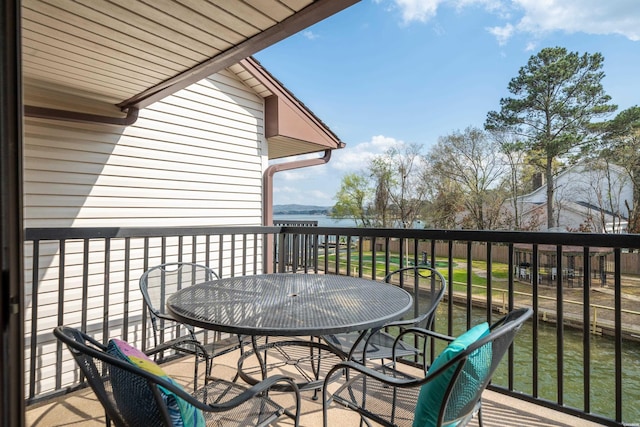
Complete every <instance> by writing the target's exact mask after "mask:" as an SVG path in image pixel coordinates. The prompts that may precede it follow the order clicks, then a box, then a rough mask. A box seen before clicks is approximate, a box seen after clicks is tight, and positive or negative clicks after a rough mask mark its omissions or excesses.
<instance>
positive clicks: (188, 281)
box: [140, 262, 219, 330]
mask: <svg viewBox="0 0 640 427" xmlns="http://www.w3.org/2000/svg"><path fill="white" fill-rule="evenodd" d="M218 278H219V277H218V275H217V274H216V273H215V272H214V271H213V270H212V269H210V268H209V267H207V266H205V265H201V264H194V263H188V262H173V263H166V264H161V265H158V266H155V267H153V268H150V269H149V270H147V271H145V272H144V274H143V275H142V276H141V277H140V291H142V297H143V298H144V302H145V304H146V306H147V308H148V309H149V312H150V315H151V322H152V324H153V328H154V330H159V329H162V327H161V326H160V325H159V322H158V318H160V319H166V320H173V319H172V318H171V316H170V315H169V314H168V313H167V312H166V302H167V298H169V297H170V296H171V295H172V294H173V293H175V292H176V291H178V290H180V289H182V288H186V287H188V286H191V285H194V284H196V283H202V282H208V281H211V280H216V279H218Z"/></svg>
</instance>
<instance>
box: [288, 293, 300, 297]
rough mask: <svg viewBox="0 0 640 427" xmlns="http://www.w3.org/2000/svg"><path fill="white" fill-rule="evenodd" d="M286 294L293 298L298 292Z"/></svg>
mask: <svg viewBox="0 0 640 427" xmlns="http://www.w3.org/2000/svg"><path fill="white" fill-rule="evenodd" d="M288 296H290V297H291V298H293V297H297V296H298V294H296V293H292V294H289V295H288Z"/></svg>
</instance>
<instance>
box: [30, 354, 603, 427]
mask: <svg viewBox="0 0 640 427" xmlns="http://www.w3.org/2000/svg"><path fill="white" fill-rule="evenodd" d="M238 356H239V352H233V353H230V354H228V355H225V356H222V357H220V358H217V359H216V360H215V366H214V373H215V374H216V376H220V377H222V378H229V379H231V378H232V377H233V375H234V373H235V367H236V361H237V359H238ZM162 367H163V369H164V370H165V371H166V372H167V373H168V374H169V375H171V376H172V377H173V378H174V379H176V380H177V381H178V382H180V383H181V384H182V385H184V386H185V388H186V389H187V390H189V389H190V388H191V385H192V382H193V359H192V358H191V357H185V358H182V359H180V360H177V361H174V362H170V363H166V364H163V365H162ZM203 368H204V365H201V369H203ZM239 381H241V380H239ZM272 396H273V397H274V399H276V400H278V399H279V398H281V399H286V400H284V401H283V402H281V404H283V405H285V406H290V405H291V404H292V399H290V398H288V396H286V395H283V394H280V393H275V394H274V395H272ZM312 397H313V392H309V391H307V392H303V393H302V412H301V420H300V425H301V426H308V427H316V426H322V403H321V399H318V400H317V401H314V400H312ZM482 413H483V421H484V425H485V426H486V427H522V426H535V427H544V426H553V427H569V426H580V427H595V426H600V424H596V423H592V422H589V421H585V420H582V419H579V418H575V417H572V416H569V415H566V414H563V413H561V412H557V411H553V410H550V409H547V408H545V407H542V406H537V405H534V404H530V403H527V402H524V401H521V400H519V399H515V398H511V397H508V396H504V395H501V394H498V393H495V392H491V391H486V392H485V394H484V395H483V410H482ZM104 423H105V421H104V411H103V409H102V406H101V405H100V403H99V402H98V401H97V399H96V398H95V395H94V394H93V392H92V391H91V390H90V389H83V390H79V391H76V392H74V393H70V394H68V395H66V396H63V397H60V398H57V399H52V400H50V401H46V402H41V403H38V404H35V405H31V406H29V407H27V413H26V425H27V426H34V427H36V426H37V427H56V426H80V427H92V426H104V425H105V424H104ZM275 425H278V426H291V425H293V422H292V420H290V419H288V418H287V417H284V416H283V417H281V418H280V421H279V422H278V423H277V424H275ZM334 425H340V426H351V425H353V426H358V425H359V418H358V417H357V415H356V414H355V412H353V411H350V410H347V409H344V408H342V407H340V406H338V405H331V406H330V410H329V426H334ZM469 425H470V426H473V427H476V426H477V425H478V422H477V420H475V419H474V420H473V421H472V422H471V424H469Z"/></svg>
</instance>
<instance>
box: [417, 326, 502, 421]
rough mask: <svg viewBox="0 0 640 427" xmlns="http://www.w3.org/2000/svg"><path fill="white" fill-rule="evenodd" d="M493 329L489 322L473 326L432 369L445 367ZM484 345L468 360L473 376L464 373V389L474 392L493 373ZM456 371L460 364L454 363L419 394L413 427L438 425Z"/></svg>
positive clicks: (448, 349) (446, 350) (448, 348)
mask: <svg viewBox="0 0 640 427" xmlns="http://www.w3.org/2000/svg"><path fill="white" fill-rule="evenodd" d="M489 332H490V330H489V324H488V323H487V322H484V323H481V324H479V325H476V326H474V327H473V328H471V329H469V330H468V331H467V332H465V333H464V334H462V335H460V336H459V337H458V338H456V339H455V340H453V341H452V342H451V343H450V344H449V345H448V346H447V348H445V349H444V350H443V351H442V353H440V355H438V357H437V358H436V359H435V360H434V361H433V364H431V367H430V368H429V372H435V371H436V370H437V369H438V368H439V367H441V366H443V365H444V364H446V363H447V362H448V361H449V360H451V359H453V358H454V357H456V356H457V355H458V354H460V353H461V352H463V351H464V350H466V349H467V347H468V346H469V345H471V344H473V343H474V342H476V341H477V340H479V339H481V338H483V337H485V336H487V335H488V334H489ZM484 347H485V346H483V347H481V348H480V349H478V350H476V351H474V352H473V353H472V354H471V355H470V356H469V358H468V361H467V363H470V364H471V366H470V369H469V371H470V372H471V373H472V375H466V374H465V373H464V372H463V373H462V374H461V375H463V377H462V379H463V382H464V381H466V383H465V384H460V386H461V387H462V388H463V389H464V388H466V389H467V391H468V392H472V391H474V390H475V387H477V386H478V385H479V384H478V383H479V382H481V381H482V380H484V377H485V376H486V374H487V373H488V372H489V368H490V364H491V355H490V354H488V358H487V352H486V351H484V350H483V348H484ZM489 348H490V347H489ZM455 370H456V365H453V366H451V367H449V368H448V369H447V370H445V371H444V372H442V373H440V374H438V376H437V377H436V378H434V379H433V380H432V381H429V382H428V383H426V384H424V385H423V386H422V388H421V389H420V394H419V395H418V402H417V404H416V411H415V416H414V419H413V427H432V426H436V425H437V423H438V411H439V409H440V406H441V405H442V399H443V398H444V394H445V392H446V391H447V388H448V386H449V383H450V382H451V378H452V376H453V374H454V372H455ZM427 376H429V373H427ZM456 390H457V389H454V392H453V395H455V394H456ZM462 392H463V393H464V390H462ZM452 404H453V405H455V402H453V403H452V402H450V403H449V406H451V405H452ZM456 424H457V422H456V423H451V424H448V425H446V426H445V427H452V426H455V425H456Z"/></svg>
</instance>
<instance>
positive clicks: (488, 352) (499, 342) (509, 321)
mask: <svg viewBox="0 0 640 427" xmlns="http://www.w3.org/2000/svg"><path fill="white" fill-rule="evenodd" d="M532 314H533V310H531V309H530V308H521V309H516V310H513V311H512V312H510V313H508V314H507V315H506V316H504V317H503V318H502V319H500V320H498V321H497V322H496V323H494V324H493V325H491V327H490V329H489V330H490V332H489V334H488V335H486V336H484V337H483V338H480V339H479V340H477V341H476V342H474V343H472V344H471V345H469V346H468V347H467V348H466V350H464V351H462V352H461V353H459V354H458V355H457V356H456V357H454V358H452V359H451V360H450V361H449V362H448V363H446V364H445V365H443V366H441V367H440V368H438V369H437V370H436V371H435V372H429V375H433V376H437V375H440V373H441V372H447V371H449V372H451V369H454V370H455V373H454V374H453V376H452V378H451V381H450V382H449V384H448V387H447V391H446V392H445V395H444V399H443V402H442V406H441V407H440V413H439V420H440V423H439V424H438V425H447V424H449V423H453V422H458V421H460V420H468V419H470V418H471V416H472V415H473V413H474V412H475V410H476V408H477V407H478V404H479V402H480V398H481V395H482V393H483V391H484V390H485V389H486V387H487V385H488V384H489V382H490V381H491V377H492V376H493V374H494V372H495V370H496V368H497V367H498V365H499V364H500V361H501V360H502V358H503V357H504V355H505V354H506V352H507V350H508V349H509V347H510V346H511V343H512V342H513V340H514V338H515V336H516V333H517V332H518V331H519V330H520V328H521V327H522V325H523V324H524V322H525V321H526V320H527V319H528V318H529V317H531V315H532ZM462 425H464V423H463V424H462Z"/></svg>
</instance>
